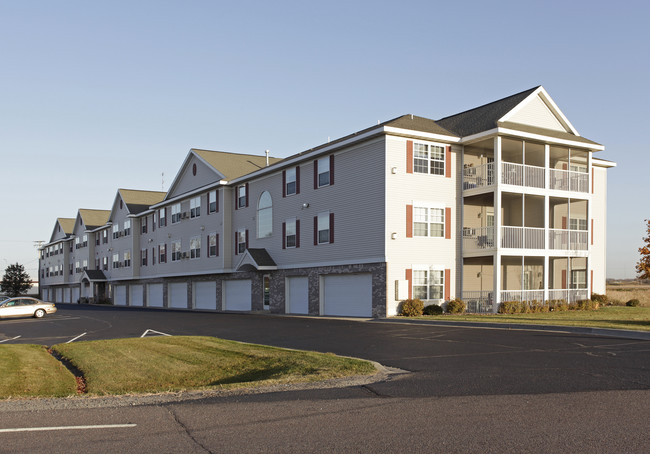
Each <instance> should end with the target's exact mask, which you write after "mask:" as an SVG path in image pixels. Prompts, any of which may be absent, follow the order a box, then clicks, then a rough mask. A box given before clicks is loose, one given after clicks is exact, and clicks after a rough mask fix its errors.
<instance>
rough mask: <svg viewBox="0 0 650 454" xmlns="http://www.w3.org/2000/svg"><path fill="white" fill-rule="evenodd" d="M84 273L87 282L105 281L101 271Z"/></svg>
mask: <svg viewBox="0 0 650 454" xmlns="http://www.w3.org/2000/svg"><path fill="white" fill-rule="evenodd" d="M84 273H85V274H86V276H88V280H90V281H105V280H106V275H105V274H104V272H103V271H101V270H86V271H84Z"/></svg>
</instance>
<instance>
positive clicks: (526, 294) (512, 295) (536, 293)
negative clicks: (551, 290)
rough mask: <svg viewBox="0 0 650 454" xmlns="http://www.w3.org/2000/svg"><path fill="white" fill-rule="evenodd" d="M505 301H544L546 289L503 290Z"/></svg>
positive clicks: (502, 295)
mask: <svg viewBox="0 0 650 454" xmlns="http://www.w3.org/2000/svg"><path fill="white" fill-rule="evenodd" d="M500 296H501V302H504V301H540V302H541V301H544V290H501V295H500Z"/></svg>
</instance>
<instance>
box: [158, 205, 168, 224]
mask: <svg viewBox="0 0 650 454" xmlns="http://www.w3.org/2000/svg"><path fill="white" fill-rule="evenodd" d="M166 210H167V209H166V208H161V209H160V210H158V227H165V226H166V225H167V217H166V215H165V213H166V212H167V211H166Z"/></svg>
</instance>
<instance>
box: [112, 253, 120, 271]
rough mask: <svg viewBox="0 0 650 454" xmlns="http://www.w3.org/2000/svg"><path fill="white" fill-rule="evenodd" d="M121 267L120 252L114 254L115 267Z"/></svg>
mask: <svg viewBox="0 0 650 454" xmlns="http://www.w3.org/2000/svg"><path fill="white" fill-rule="evenodd" d="M119 267H120V254H113V268H119Z"/></svg>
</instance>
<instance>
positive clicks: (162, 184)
mask: <svg viewBox="0 0 650 454" xmlns="http://www.w3.org/2000/svg"><path fill="white" fill-rule="evenodd" d="M160 178H161V181H160V190H161V191H162V192H165V172H163V173H161V174H160Z"/></svg>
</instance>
